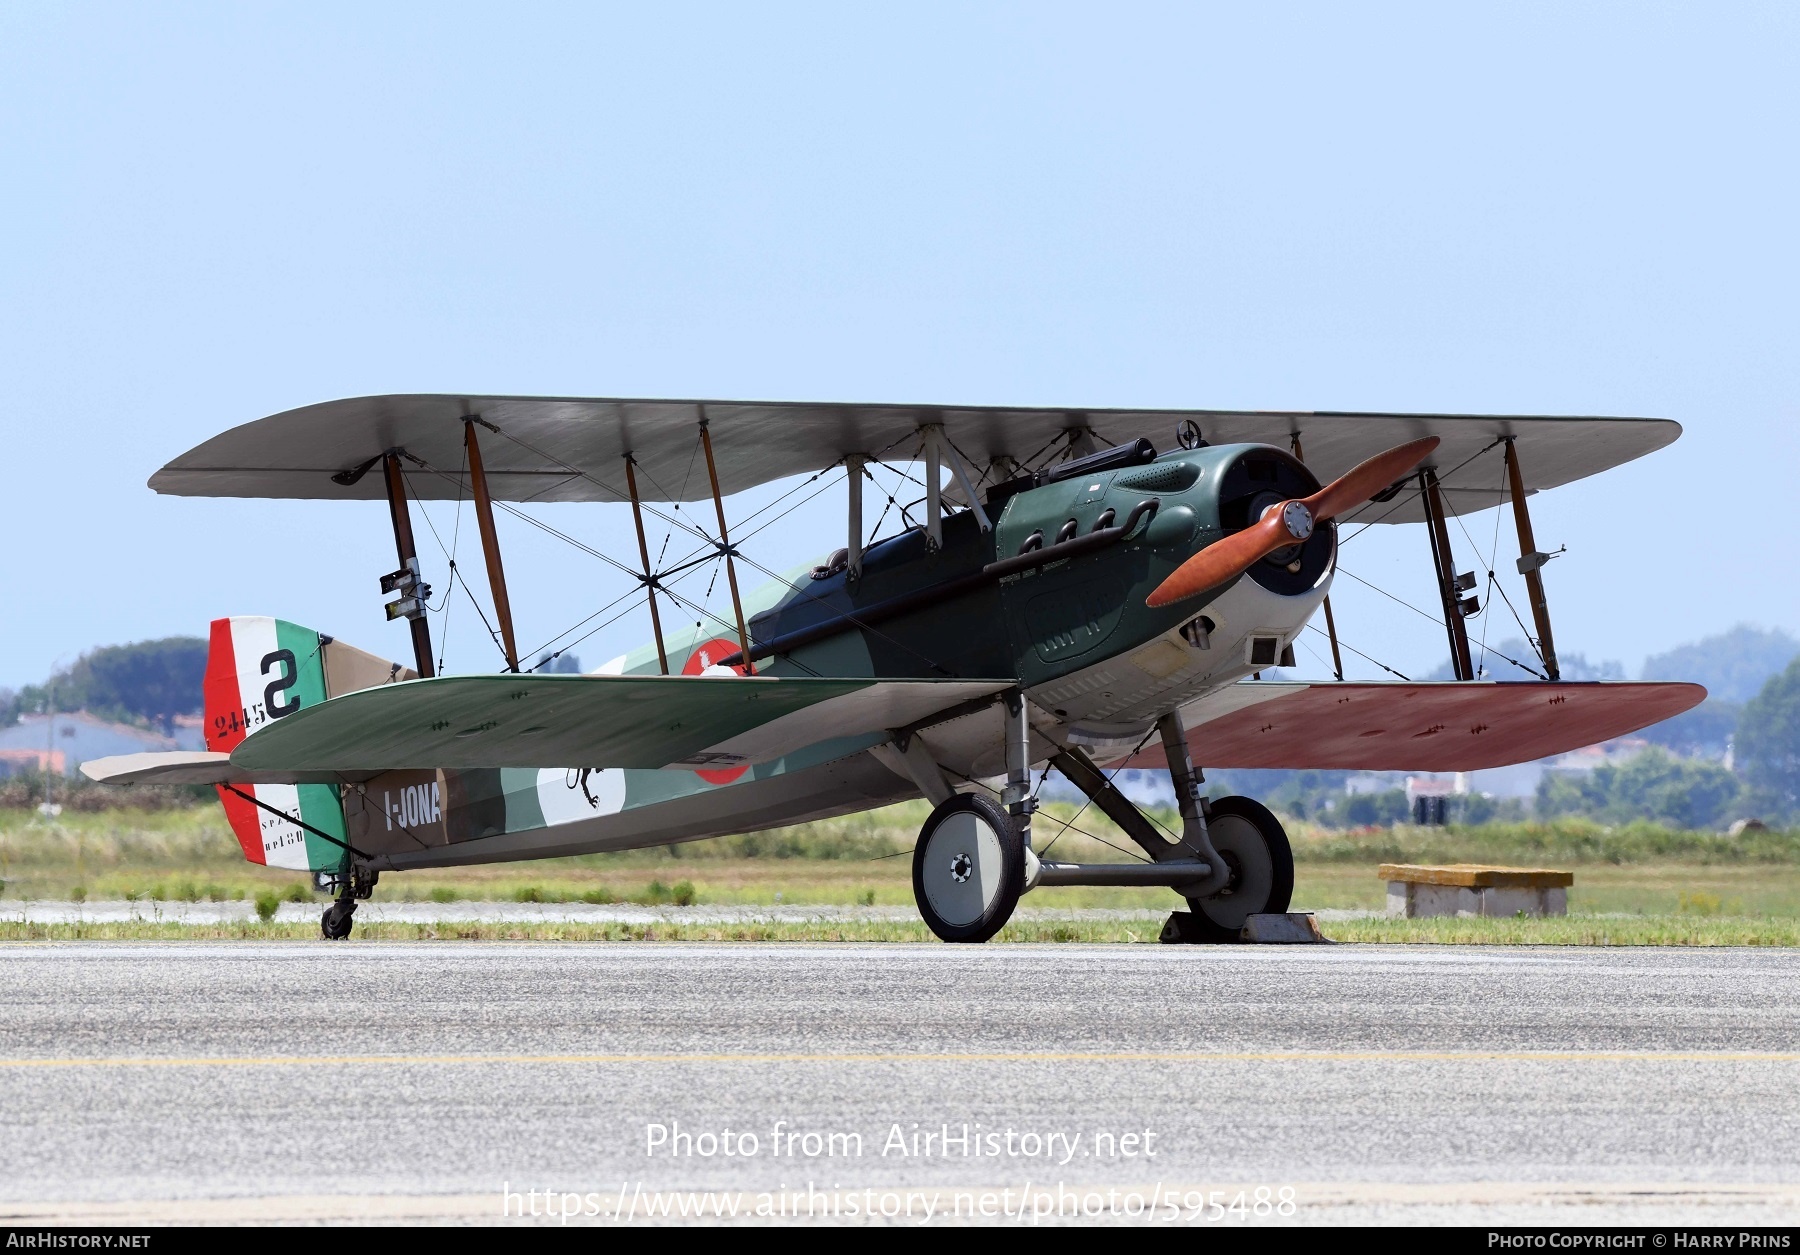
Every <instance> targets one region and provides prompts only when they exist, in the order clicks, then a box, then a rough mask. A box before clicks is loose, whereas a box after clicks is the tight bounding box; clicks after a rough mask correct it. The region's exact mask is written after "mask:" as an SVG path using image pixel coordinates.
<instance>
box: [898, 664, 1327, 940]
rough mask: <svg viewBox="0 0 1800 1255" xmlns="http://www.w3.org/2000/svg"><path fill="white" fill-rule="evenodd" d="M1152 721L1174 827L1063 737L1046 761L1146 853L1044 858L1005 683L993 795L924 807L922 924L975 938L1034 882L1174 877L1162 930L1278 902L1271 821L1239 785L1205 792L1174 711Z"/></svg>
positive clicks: (1203, 924)
mask: <svg viewBox="0 0 1800 1255" xmlns="http://www.w3.org/2000/svg"><path fill="white" fill-rule="evenodd" d="M1159 730H1160V731H1161V733H1162V740H1163V751H1164V754H1165V756H1166V757H1167V759H1168V763H1169V777H1170V780H1171V782H1172V783H1173V784H1174V786H1175V798H1176V802H1177V805H1178V807H1179V809H1180V812H1181V826H1182V833H1181V839H1180V840H1179V841H1170V840H1168V839H1167V838H1165V837H1164V836H1163V835H1162V833H1161V832H1160V831H1159V830H1158V829H1157V827H1156V825H1154V824H1152V823H1151V822H1150V820H1149V819H1148V818H1146V817H1145V815H1144V813H1143V812H1142V811H1140V810H1138V808H1137V807H1136V806H1134V805H1133V804H1132V803H1131V801H1130V800H1129V799H1127V798H1126V797H1125V796H1124V794H1122V793H1120V792H1119V791H1118V790H1117V789H1116V788H1114V787H1113V785H1112V784H1111V782H1110V781H1108V780H1107V778H1106V776H1105V775H1104V774H1103V773H1102V772H1101V771H1100V769H1099V768H1098V767H1096V766H1095V765H1094V763H1093V760H1092V759H1090V758H1089V757H1088V756H1087V754H1086V753H1084V752H1083V751H1082V750H1081V749H1079V748H1076V747H1071V748H1069V749H1066V750H1062V751H1059V752H1058V753H1057V754H1056V755H1054V756H1053V757H1052V758H1051V762H1052V763H1053V764H1054V765H1055V766H1056V767H1057V769H1058V770H1060V771H1061V772H1062V773H1063V775H1064V776H1066V777H1067V778H1068V779H1069V780H1070V781H1072V782H1073V783H1074V784H1075V786H1076V787H1077V788H1079V789H1080V790H1081V791H1082V792H1083V793H1085V794H1087V796H1088V798H1089V800H1090V801H1091V802H1092V803H1093V804H1094V805H1095V806H1096V807H1097V808H1098V809H1099V810H1100V811H1101V812H1103V813H1104V814H1105V815H1107V816H1108V817H1109V818H1110V819H1112V820H1113V822H1114V823H1116V824H1118V825H1119V827H1120V828H1122V829H1123V830H1124V831H1125V832H1126V834H1127V835H1128V836H1130V837H1131V839H1132V840H1133V841H1135V842H1137V844H1138V845H1139V846H1140V847H1142V849H1143V850H1144V852H1145V853H1146V854H1148V855H1149V856H1150V861H1149V862H1147V863H1088V864H1080V863H1046V862H1042V861H1040V860H1039V859H1038V857H1037V855H1036V854H1035V853H1034V852H1033V851H1032V848H1031V813H1032V810H1033V809H1034V806H1033V802H1032V799H1031V798H1030V797H1029V792H1030V774H1029V770H1028V759H1029V746H1028V742H1027V739H1026V738H1027V736H1028V735H1029V729H1028V727H1027V726H1026V720H1025V711H1024V703H1023V700H1022V695H1020V694H1017V693H1014V694H1010V695H1009V696H1008V699H1007V708H1006V741H1007V784H1006V791H1005V793H1004V794H1002V797H1001V801H1002V803H1004V805H1000V804H996V803H995V802H993V801H992V800H990V799H988V798H986V797H980V796H976V795H974V794H954V795H952V796H950V797H949V798H948V799H946V800H944V801H943V802H941V803H940V804H939V805H938V807H937V809H936V810H934V811H932V812H931V817H930V818H929V819H927V820H926V821H925V826H924V828H923V829H922V830H921V831H920V833H919V841H918V844H917V845H916V846H915V847H914V848H913V897H914V898H915V899H916V900H917V902H918V906H919V914H920V915H921V916H922V917H923V918H924V920H925V924H926V926H927V927H929V928H930V929H931V931H932V932H933V933H935V934H936V935H937V936H939V937H941V938H942V939H943V940H945V941H964V942H973V941H986V940H987V939H988V938H990V937H992V936H993V935H994V934H995V933H997V932H999V931H1000V929H1001V928H1003V927H1004V926H1005V925H1006V921H1007V920H1008V919H1010V918H1011V917H1012V913H1013V908H1014V907H1016V906H1017V905H1018V902H1019V898H1020V896H1021V895H1023V894H1025V893H1028V892H1029V891H1031V890H1032V889H1035V888H1038V887H1039V886H1045V885H1141V886H1146V887H1148V886H1158V885H1160V886H1165V887H1167V888H1171V889H1174V890H1175V891H1176V892H1177V893H1179V894H1181V896H1182V897H1184V898H1186V899H1187V900H1188V906H1189V910H1187V911H1178V912H1175V913H1174V914H1172V915H1170V916H1169V921H1168V924H1167V925H1166V926H1165V927H1164V929H1163V932H1162V940H1164V941H1167V942H1230V941H1237V940H1238V939H1239V937H1240V934H1241V930H1242V929H1243V928H1244V925H1245V922H1246V921H1247V920H1248V919H1249V917H1250V916H1252V915H1260V914H1280V913H1282V912H1285V911H1286V910H1287V908H1288V902H1289V900H1290V899H1291V898H1292V896H1293V891H1294V856H1293V851H1292V849H1291V848H1290V847H1289V845H1288V839H1287V833H1286V832H1285V831H1284V830H1283V829H1282V827H1281V822H1280V821H1279V820H1277V819H1276V818H1275V816H1274V815H1272V814H1270V813H1269V810H1268V808H1267V807H1265V806H1263V805H1262V804H1261V803H1259V802H1255V801H1252V800H1251V799H1250V798H1247V797H1224V798H1220V799H1219V800H1217V801H1215V802H1209V801H1208V800H1207V799H1206V797H1205V795H1204V794H1203V793H1202V792H1201V787H1200V786H1201V783H1202V782H1201V777H1200V773H1199V772H1198V771H1196V770H1195V769H1194V767H1193V764H1192V763H1191V762H1190V761H1189V759H1188V751H1187V740H1186V736H1185V733H1184V730H1183V728H1182V726H1181V720H1180V718H1179V717H1178V716H1176V715H1174V714H1170V715H1166V716H1164V717H1163V718H1162V720H1160V721H1159Z"/></svg>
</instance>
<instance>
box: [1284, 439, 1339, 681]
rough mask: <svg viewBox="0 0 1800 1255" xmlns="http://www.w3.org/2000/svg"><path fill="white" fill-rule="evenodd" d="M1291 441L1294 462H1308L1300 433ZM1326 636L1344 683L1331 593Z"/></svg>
mask: <svg viewBox="0 0 1800 1255" xmlns="http://www.w3.org/2000/svg"><path fill="white" fill-rule="evenodd" d="M1291 439H1292V441H1293V445H1294V460H1295V461H1296V462H1301V463H1304V462H1305V461H1306V455H1305V454H1304V453H1302V452H1300V433H1299V432H1295V433H1294V434H1293V436H1292V437H1291ZM1325 635H1327V636H1329V637H1330V638H1331V671H1332V674H1333V675H1335V676H1337V678H1338V679H1339V680H1340V681H1342V680H1343V678H1344V656H1343V654H1341V653H1339V652H1338V639H1337V620H1336V619H1335V618H1333V617H1332V614H1331V594H1330V593H1326V594H1325Z"/></svg>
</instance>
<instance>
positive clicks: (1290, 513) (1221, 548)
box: [1144, 436, 1438, 608]
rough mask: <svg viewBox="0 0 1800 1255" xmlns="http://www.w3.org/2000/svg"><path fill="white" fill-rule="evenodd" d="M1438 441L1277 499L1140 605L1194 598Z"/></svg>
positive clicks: (1295, 540)
mask: <svg viewBox="0 0 1800 1255" xmlns="http://www.w3.org/2000/svg"><path fill="white" fill-rule="evenodd" d="M1437 446H1438V438H1437V437H1436V436H1427V437H1425V438H1424V439H1423V440H1414V441H1411V442H1409V443H1407V444H1403V445H1399V446H1396V447H1395V448H1392V449H1389V450H1388V451H1387V452H1386V453H1377V454H1376V455H1375V456H1374V457H1372V458H1370V459H1369V460H1368V461H1366V462H1363V463H1361V464H1360V465H1358V466H1355V467H1352V468H1351V469H1350V470H1348V471H1346V472H1345V473H1344V474H1342V475H1340V476H1338V478H1336V479H1334V480H1332V481H1331V482H1330V483H1329V484H1326V485H1325V486H1324V487H1323V488H1321V489H1319V491H1317V492H1315V493H1314V494H1313V495H1312V496H1310V497H1307V498H1304V499H1303V500H1298V501H1283V502H1280V503H1278V504H1276V505H1272V506H1270V507H1269V508H1268V509H1266V510H1264V511H1263V515H1262V518H1260V519H1258V520H1257V521H1256V522H1254V523H1252V524H1251V525H1250V526H1249V527H1246V528H1245V529H1244V530H1243V531H1241V532H1234V533H1232V534H1231V535H1230V536H1226V537H1224V538H1223V539H1221V540H1217V541H1214V542H1213V543H1212V544H1210V545H1208V546H1207V547H1206V548H1204V549H1202V550H1201V551H1200V552H1199V553H1197V554H1195V555H1194V556H1193V557H1191V558H1189V559H1188V560H1187V561H1186V562H1183V563H1182V564H1181V565H1180V566H1178V567H1176V568H1175V569H1174V570H1173V571H1172V572H1170V573H1169V577H1168V578H1167V579H1165V580H1164V581H1163V582H1162V583H1160V584H1158V585H1157V586H1156V589H1155V591H1153V592H1152V593H1151V594H1150V595H1149V596H1148V597H1146V598H1145V599H1144V604H1146V605H1148V606H1150V607H1152V608H1156V607H1161V606H1167V605H1172V604H1173V603H1175V602H1178V601H1185V600H1186V599H1187V598H1189V597H1198V596H1199V595H1200V594H1201V593H1204V592H1206V591H1208V590H1209V589H1214V588H1217V587H1218V586H1219V585H1221V584H1224V583H1226V582H1227V581H1229V580H1231V579H1233V578H1235V577H1236V576H1238V575H1240V574H1242V573H1243V572H1244V571H1246V570H1248V569H1249V568H1250V564H1251V563H1253V562H1257V561H1260V560H1261V559H1263V558H1266V557H1268V556H1269V555H1270V554H1272V553H1274V552H1275V551H1276V550H1277V549H1285V548H1287V547H1288V546H1289V545H1297V544H1299V543H1300V542H1301V541H1303V540H1305V539H1306V538H1307V537H1309V536H1311V535H1312V534H1313V528H1314V527H1316V526H1317V525H1318V524H1320V523H1324V522H1327V521H1328V520H1330V519H1334V518H1336V517H1337V516H1338V515H1340V514H1342V513H1343V512H1344V511H1346V510H1350V509H1354V508H1355V507H1357V506H1359V505H1361V504H1362V503H1363V502H1365V501H1367V500H1369V498H1371V497H1373V496H1374V495H1375V494H1376V493H1378V492H1380V491H1381V490H1382V489H1384V488H1386V487H1387V486H1388V485H1389V484H1392V483H1393V482H1394V481H1395V480H1397V479H1399V478H1400V477H1401V476H1402V475H1405V474H1406V473H1408V472H1409V471H1411V470H1412V469H1413V468H1414V467H1416V466H1417V465H1418V464H1419V463H1420V462H1423V461H1424V460H1425V458H1426V457H1427V456H1428V455H1429V454H1430V453H1431V451H1432V450H1433V449H1435V448H1437Z"/></svg>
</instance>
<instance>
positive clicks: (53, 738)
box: [0, 710, 206, 777]
mask: <svg viewBox="0 0 1800 1255" xmlns="http://www.w3.org/2000/svg"><path fill="white" fill-rule="evenodd" d="M205 748H206V745H205V738H204V737H203V736H202V735H201V727H200V717H199V716H198V715H182V716H177V718H176V720H175V735H174V736H164V735H162V734H161V733H160V732H152V731H151V730H150V729H148V728H135V727H132V726H131V725H130V724H128V723H113V722H111V721H110V720H106V719H100V718H97V717H95V716H94V715H90V714H88V713H87V712H86V711H84V710H78V711H74V712H65V713H62V714H56V715H23V716H21V717H20V719H19V722H17V723H15V724H14V725H13V726H12V727H10V728H0V777H5V776H10V775H14V774H16V773H18V772H20V771H37V770H41V769H43V768H44V767H46V766H47V767H48V768H49V769H50V770H51V771H57V772H61V773H62V774H63V775H65V776H72V775H74V774H75V773H76V772H77V771H78V770H80V768H81V764H82V763H84V762H86V761H88V760H89V759H91V758H106V757H109V756H110V755H113V754H141V753H143V752H145V751H147V750H178V749H205Z"/></svg>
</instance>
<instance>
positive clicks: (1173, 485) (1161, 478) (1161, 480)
mask: <svg viewBox="0 0 1800 1255" xmlns="http://www.w3.org/2000/svg"><path fill="white" fill-rule="evenodd" d="M1199 478H1200V468H1199V467H1197V466H1195V465H1194V464H1193V463H1192V462H1174V463H1171V464H1170V465H1168V466H1159V467H1156V468H1155V469H1153V470H1148V471H1143V472H1141V473H1139V474H1137V475H1125V476H1122V477H1120V479H1119V480H1118V481H1117V486H1118V487H1120V488H1135V489H1137V490H1138V491H1139V492H1180V491H1181V490H1182V489H1184V488H1191V487H1193V484H1194V481H1195V480H1196V479H1199Z"/></svg>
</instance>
